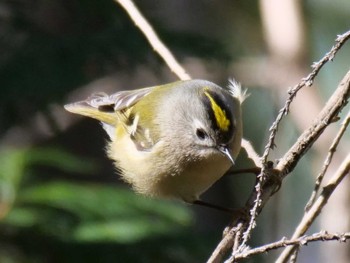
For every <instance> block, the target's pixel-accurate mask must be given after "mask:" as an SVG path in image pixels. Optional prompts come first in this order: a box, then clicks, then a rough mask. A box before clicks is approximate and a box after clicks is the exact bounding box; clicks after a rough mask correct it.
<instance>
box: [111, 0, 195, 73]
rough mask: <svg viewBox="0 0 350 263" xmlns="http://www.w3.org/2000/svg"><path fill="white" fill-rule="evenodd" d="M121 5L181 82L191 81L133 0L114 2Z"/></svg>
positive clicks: (117, 0)
mask: <svg viewBox="0 0 350 263" xmlns="http://www.w3.org/2000/svg"><path fill="white" fill-rule="evenodd" d="M114 1H116V2H117V3H119V4H120V5H121V6H122V7H123V8H124V9H125V11H126V12H127V13H128V14H129V16H130V18H131V19H132V20H133V21H134V23H135V25H136V26H137V27H138V28H139V29H140V30H141V32H142V33H143V34H144V35H145V37H146V38H147V40H148V42H149V43H150V44H151V46H152V47H153V49H154V50H155V51H156V52H157V53H158V54H159V55H160V56H161V58H163V60H164V61H165V63H166V64H167V65H168V67H169V68H170V69H171V71H172V72H174V73H175V74H176V75H177V76H178V77H179V78H180V79H181V80H187V79H191V77H190V75H188V74H187V73H186V71H185V70H184V68H183V67H182V66H181V65H180V64H179V63H178V62H177V60H176V59H175V57H174V56H173V54H172V53H171V52H170V51H169V49H168V48H167V47H166V46H165V45H164V44H163V42H162V41H161V40H160V39H159V37H158V36H157V34H156V32H155V31H154V30H153V28H152V26H151V25H150V24H149V23H148V21H147V20H146V19H145V18H144V17H143V15H142V14H141V13H140V11H139V10H138V9H137V7H136V6H135V4H134V3H133V2H132V1H131V0H114Z"/></svg>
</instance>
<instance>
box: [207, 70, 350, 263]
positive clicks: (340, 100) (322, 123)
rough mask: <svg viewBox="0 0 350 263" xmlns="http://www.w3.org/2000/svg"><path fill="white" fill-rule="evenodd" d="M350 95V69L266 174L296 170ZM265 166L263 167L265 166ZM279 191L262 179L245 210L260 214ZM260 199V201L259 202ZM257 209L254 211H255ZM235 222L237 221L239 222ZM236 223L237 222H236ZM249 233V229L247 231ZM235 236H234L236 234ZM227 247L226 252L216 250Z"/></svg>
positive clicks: (248, 226)
mask: <svg viewBox="0 0 350 263" xmlns="http://www.w3.org/2000/svg"><path fill="white" fill-rule="evenodd" d="M349 97H350V71H349V72H348V73H347V74H346V75H345V77H344V78H343V80H342V81H341V83H340V84H339V86H338V88H337V90H336V91H335V92H334V94H333V95H332V97H331V98H330V99H329V100H328V102H327V104H326V105H325V107H324V108H323V110H322V111H321V112H320V114H319V115H318V117H317V118H316V119H315V121H314V122H313V124H312V125H311V126H310V127H309V128H308V129H307V130H306V131H305V132H304V133H302V134H301V135H300V137H299V139H298V140H297V142H296V143H295V144H294V145H293V146H292V147H291V149H290V150H289V151H288V152H287V153H286V154H285V156H284V157H283V158H282V159H281V160H280V162H279V163H278V165H277V167H276V168H275V169H273V170H271V169H268V168H265V173H266V174H267V175H268V176H267V177H269V173H270V174H271V172H272V173H273V177H276V176H278V177H280V178H281V180H282V179H283V178H284V177H285V176H286V175H287V174H289V173H290V172H292V171H293V169H294V167H295V166H296V164H297V163H298V162H299V160H300V159H301V157H302V156H303V155H304V154H305V153H306V152H307V151H308V150H309V149H310V147H311V146H312V144H313V143H314V142H315V141H316V139H317V138H318V137H319V136H320V135H321V134H322V132H323V131H324V129H325V128H326V127H327V126H328V125H329V124H331V123H332V121H333V120H334V118H335V117H336V116H337V115H338V114H339V113H340V111H341V110H342V109H343V107H344V106H345V105H346V104H347V102H348V100H349ZM263 168H264V166H263ZM275 190H276V185H275V184H273V183H271V181H270V180H269V181H263V183H261V184H260V185H259V184H257V186H256V188H255V191H254V192H253V193H252V194H251V196H250V197H249V199H248V201H247V204H246V209H247V210H250V209H251V210H252V212H251V214H252V213H253V212H254V211H256V215H257V214H259V213H260V212H261V210H262V208H263V207H264V205H265V204H266V202H267V201H268V200H269V198H270V196H271V194H272V193H273V192H274V191H275ZM257 200H259V201H257ZM253 209H255V210H253ZM237 222H243V224H242V227H243V228H246V229H253V227H254V224H255V221H253V223H252V220H251V218H250V220H249V222H247V219H240V220H237ZM237 222H236V223H237ZM233 225H234V224H233ZM246 232H247V230H246ZM230 238H232V237H231V236H229V235H226V236H224V238H223V239H222V240H221V242H220V243H219V245H218V246H217V248H216V249H215V250H214V252H213V254H212V256H211V257H210V259H209V260H208V262H220V261H221V260H222V258H220V256H222V255H224V254H225V252H224V251H226V252H227V251H228V250H229V249H230V247H227V246H225V244H232V243H233V240H231V241H230V240H227V239H230ZM233 238H234V237H233ZM244 248H245V244H244V243H243V242H242V243H241V244H240V246H239V249H238V251H235V252H234V253H241V252H242V251H243V250H244ZM216 250H224V251H216Z"/></svg>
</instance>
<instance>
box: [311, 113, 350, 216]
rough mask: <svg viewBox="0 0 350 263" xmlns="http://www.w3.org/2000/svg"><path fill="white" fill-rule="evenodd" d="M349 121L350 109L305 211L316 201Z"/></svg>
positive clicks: (330, 149) (329, 151)
mask: <svg viewBox="0 0 350 263" xmlns="http://www.w3.org/2000/svg"><path fill="white" fill-rule="evenodd" d="M349 123H350V111H349V112H348V114H347V116H346V118H345V120H344V121H343V123H342V126H341V128H340V130H339V132H338V134H337V135H336V136H335V138H334V140H333V142H332V145H331V147H330V148H329V150H328V154H327V157H326V160H325V161H324V163H323V167H322V170H321V172H320V173H319V174H318V176H317V178H316V182H315V188H314V190H313V191H312V194H311V196H310V199H309V201H308V202H307V204H306V206H305V211H308V210H309V209H310V207H311V205H312V204H313V203H314V202H315V200H316V196H317V194H318V192H319V189H320V187H321V183H322V181H323V177H324V175H325V174H326V172H327V170H328V167H329V165H330V164H331V162H332V159H333V155H334V153H335V151H336V150H337V147H338V144H339V142H340V139H341V138H342V137H343V135H344V133H345V131H346V128H347V127H348V125H349Z"/></svg>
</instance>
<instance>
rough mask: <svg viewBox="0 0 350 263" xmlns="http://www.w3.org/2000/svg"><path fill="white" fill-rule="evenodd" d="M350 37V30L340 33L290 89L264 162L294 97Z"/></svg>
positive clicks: (271, 135) (275, 124)
mask: <svg viewBox="0 0 350 263" xmlns="http://www.w3.org/2000/svg"><path fill="white" fill-rule="evenodd" d="M349 38H350V30H349V31H347V32H345V33H344V34H342V35H338V36H337V38H336V40H335V42H336V43H335V45H334V46H333V47H332V48H331V50H330V51H329V52H328V53H327V54H326V55H325V56H324V57H323V58H322V59H321V60H319V61H318V62H314V63H313V64H312V66H311V67H312V68H313V70H312V72H311V73H310V74H309V75H308V76H307V77H305V78H303V79H302V80H301V82H299V83H298V84H297V85H295V86H294V87H293V88H291V89H289V91H288V94H289V97H288V99H287V100H286V102H285V104H284V106H283V108H282V109H281V110H280V111H279V113H278V115H277V118H276V120H275V121H274V123H273V124H272V126H271V127H270V132H271V133H270V137H269V141H268V143H267V145H266V147H265V151H264V154H263V157H262V162H263V163H266V160H267V157H268V155H269V152H270V149H273V148H274V146H275V137H276V134H277V131H278V128H279V124H280V122H281V120H282V118H283V117H284V116H286V115H287V114H288V113H289V107H290V104H291V103H292V101H293V99H294V98H295V97H296V95H297V93H298V91H299V90H300V89H301V88H303V87H304V86H308V87H310V86H311V85H312V84H313V81H314V79H315V77H316V76H317V74H318V72H319V71H320V70H321V68H322V67H323V66H324V65H325V64H326V63H327V62H328V61H332V60H333V58H334V56H335V54H336V53H337V52H338V51H339V50H340V48H341V47H342V46H343V45H344V43H345V42H346V41H347V40H348V39H349Z"/></svg>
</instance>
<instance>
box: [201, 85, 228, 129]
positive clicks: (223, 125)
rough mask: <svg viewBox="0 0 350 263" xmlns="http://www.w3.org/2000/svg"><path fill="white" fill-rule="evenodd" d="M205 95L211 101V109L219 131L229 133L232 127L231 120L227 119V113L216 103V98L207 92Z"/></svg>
mask: <svg viewBox="0 0 350 263" xmlns="http://www.w3.org/2000/svg"><path fill="white" fill-rule="evenodd" d="M204 94H205V95H206V96H207V97H208V99H209V100H210V104H211V108H212V109H213V112H214V116H215V119H216V124H217V125H218V127H219V129H220V130H223V131H228V129H229V127H230V120H229V119H228V118H227V116H226V112H225V111H224V110H223V109H222V108H221V107H220V106H219V105H218V104H217V103H216V101H215V100H214V98H213V97H212V96H211V95H210V94H209V93H208V92H207V91H204Z"/></svg>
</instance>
